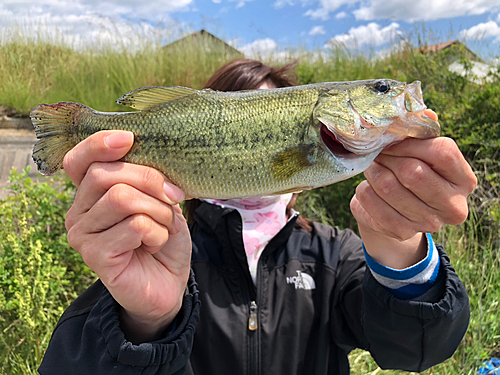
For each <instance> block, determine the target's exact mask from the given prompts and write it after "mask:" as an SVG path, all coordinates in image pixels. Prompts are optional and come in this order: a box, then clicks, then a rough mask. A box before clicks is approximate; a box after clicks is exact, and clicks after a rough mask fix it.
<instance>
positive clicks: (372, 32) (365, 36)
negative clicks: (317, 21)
mask: <svg viewBox="0 0 500 375" xmlns="http://www.w3.org/2000/svg"><path fill="white" fill-rule="evenodd" d="M400 33H401V30H400V28H399V24H398V23H396V22H393V23H391V24H390V25H389V26H386V27H381V26H380V25H379V24H377V23H374V22H372V23H369V24H368V25H366V26H359V27H352V28H351V29H349V31H348V32H347V33H346V34H341V35H336V36H334V37H333V38H332V39H330V41H328V43H327V44H326V45H325V47H327V46H328V45H330V44H333V45H335V44H342V45H345V46H346V47H348V48H359V47H362V46H364V45H374V46H380V45H383V44H385V43H387V42H391V41H392V40H393V39H394V37H395V36H396V35H398V34H400Z"/></svg>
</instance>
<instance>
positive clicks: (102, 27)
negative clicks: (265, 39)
mask: <svg viewBox="0 0 500 375" xmlns="http://www.w3.org/2000/svg"><path fill="white" fill-rule="evenodd" d="M193 1H194V0H150V1H148V2H146V3H143V4H141V6H137V5H138V3H137V2H136V1H134V0H104V1H103V0H76V1H75V0H39V1H37V2H36V3H35V2H31V1H18V0H2V1H1V2H0V32H4V35H5V33H8V32H10V31H9V28H10V27H11V26H13V25H20V26H18V27H21V28H22V29H23V31H24V32H25V34H26V35H24V36H26V37H30V36H33V37H37V38H41V37H45V38H48V39H51V40H53V39H54V38H58V40H60V41H63V42H66V43H70V44H72V45H73V46H75V48H76V47H77V46H79V45H82V44H83V45H85V44H96V43H97V44H99V45H101V44H104V43H109V44H113V43H114V44H117V45H118V44H120V45H121V46H124V47H127V48H128V47H133V46H134V45H139V44H141V39H144V38H145V37H147V38H149V39H154V38H155V37H156V36H159V35H160V34H162V36H160V37H161V38H164V39H168V35H172V33H173V31H172V30H173V29H174V28H176V26H178V25H176V23H175V22H174V21H172V20H171V18H170V14H171V13H174V12H178V11H185V10H187V9H189V6H190V5H191V3H192V2H193ZM127 19H139V20H144V19H146V20H148V21H149V22H150V23H148V22H141V21H139V22H134V23H132V22H129V21H127ZM151 22H160V23H161V24H162V26H163V27H157V26H153V24H152V23H151ZM177 29H179V28H178V27H177Z"/></svg>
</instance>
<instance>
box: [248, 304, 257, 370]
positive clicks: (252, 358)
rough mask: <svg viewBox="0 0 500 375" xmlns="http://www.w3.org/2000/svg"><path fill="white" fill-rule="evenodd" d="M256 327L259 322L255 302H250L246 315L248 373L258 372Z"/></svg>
mask: <svg viewBox="0 0 500 375" xmlns="http://www.w3.org/2000/svg"><path fill="white" fill-rule="evenodd" d="M257 328H259V322H258V318H257V302H255V301H252V302H250V313H249V316H248V330H249V348H250V351H249V374H250V375H254V374H258V372H259V370H258V368H259V362H258V361H259V358H258V352H259V348H258V341H257Z"/></svg>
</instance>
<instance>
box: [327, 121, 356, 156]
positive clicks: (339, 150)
mask: <svg viewBox="0 0 500 375" xmlns="http://www.w3.org/2000/svg"><path fill="white" fill-rule="evenodd" d="M320 136H321V140H322V141H323V143H324V144H325V146H326V147H327V148H328V149H329V150H330V152H331V153H332V154H333V155H335V156H337V157H341V158H343V159H345V158H354V157H356V154H355V153H354V152H351V151H349V150H347V149H346V148H345V147H344V146H343V145H342V143H340V142H339V140H337V137H335V134H333V133H332V132H331V131H330V130H328V128H327V127H326V126H325V125H324V124H322V123H320Z"/></svg>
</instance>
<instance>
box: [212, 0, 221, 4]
mask: <svg viewBox="0 0 500 375" xmlns="http://www.w3.org/2000/svg"><path fill="white" fill-rule="evenodd" d="M221 2H222V0H212V3H214V4H220V3H221Z"/></svg>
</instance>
